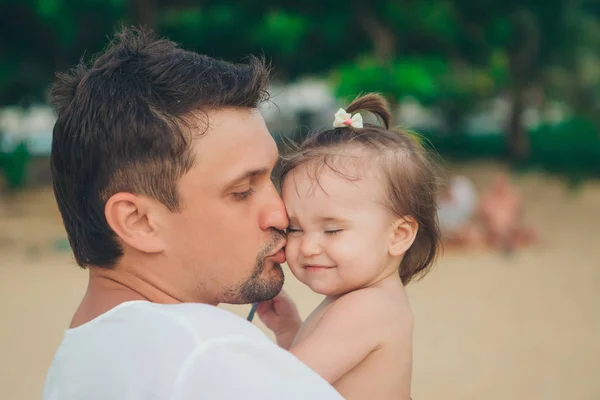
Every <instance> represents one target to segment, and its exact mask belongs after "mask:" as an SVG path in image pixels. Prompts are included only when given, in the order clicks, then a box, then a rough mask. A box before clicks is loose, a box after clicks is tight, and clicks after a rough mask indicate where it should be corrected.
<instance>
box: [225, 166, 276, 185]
mask: <svg viewBox="0 0 600 400" xmlns="http://www.w3.org/2000/svg"><path fill="white" fill-rule="evenodd" d="M267 173H269V169H268V168H258V169H251V170H249V171H245V172H244V173H242V174H241V175H240V176H238V177H237V178H234V179H233V180H231V181H230V182H229V183H228V184H227V186H235V185H237V184H239V183H242V182H243V181H245V180H247V179H252V178H254V177H255V176H261V175H265V174H267Z"/></svg>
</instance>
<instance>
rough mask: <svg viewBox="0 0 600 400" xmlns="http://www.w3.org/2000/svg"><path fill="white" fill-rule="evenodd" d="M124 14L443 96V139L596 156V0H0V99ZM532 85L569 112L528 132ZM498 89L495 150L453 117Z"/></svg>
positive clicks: (426, 98)
mask: <svg viewBox="0 0 600 400" xmlns="http://www.w3.org/2000/svg"><path fill="white" fill-rule="evenodd" d="M121 24H126V25H129V24H136V25H137V24H144V25H146V26H149V27H150V28H153V29H154V30H156V31H157V32H158V33H159V34H161V35H164V36H167V37H169V38H171V39H173V40H175V41H178V42H180V43H182V45H183V46H184V47H186V48H191V49H195V50H197V51H199V52H202V53H205V54H209V55H211V56H215V57H221V58H225V59H229V60H240V59H242V58H243V57H244V56H246V55H247V54H250V53H254V54H261V53H262V54H265V55H266V57H267V58H268V59H270V60H272V62H273V65H274V67H275V77H276V78H277V79H280V80H294V79H296V78H298V77H301V76H303V75H307V74H310V75H320V76H325V77H328V78H330V79H331V81H332V82H333V83H334V85H335V90H336V91H335V93H336V95H337V96H339V97H341V98H348V97H354V96H355V95H356V94H358V93H360V92H366V91H378V92H383V93H385V94H386V96H388V98H389V99H390V100H392V101H399V100H401V99H402V98H404V97H406V96H411V97H414V98H416V99H418V100H419V101H420V102H422V103H423V104H425V105H428V106H435V107H437V108H439V109H440V110H441V111H442V114H443V115H444V117H445V118H446V120H447V121H448V123H449V126H450V130H451V131H452V132H453V133H454V134H453V135H451V136H450V137H448V138H446V137H445V136H444V135H438V136H436V137H437V138H438V139H436V143H438V145H439V147H440V151H446V150H447V151H448V152H451V153H465V152H469V153H480V152H483V154H488V153H490V155H494V154H495V155H497V156H507V155H508V156H512V157H514V158H516V159H519V160H521V161H523V160H533V161H535V160H538V161H539V160H540V159H542V158H546V159H555V160H556V165H559V164H560V165H563V166H564V167H565V168H566V167H568V166H569V165H570V163H583V164H582V165H585V166H586V168H587V167H589V168H590V169H591V170H594V171H598V168H600V167H599V164H600V158H598V155H599V152H600V150H598V149H599V145H598V134H597V132H598V126H600V95H599V94H600V7H599V6H598V3H597V1H595V0H544V1H539V0H485V1H483V0H480V1H472V0H374V1H372V2H365V1H361V0H356V1H347V0H346V1H340V0H330V1H322V0H319V1H316V0H303V1H290V0H263V1H260V2H259V1H251V0H221V1H210V0H203V1H199V0H198V1H193V0H0V105H2V104H15V103H18V102H20V101H22V100H23V98H37V99H41V100H43V99H45V96H46V92H47V89H48V86H49V84H50V83H51V81H52V78H53V75H54V73H55V72H56V71H64V70H67V69H68V68H70V67H71V66H72V65H74V64H75V63H76V62H77V61H78V60H79V59H80V57H81V56H82V55H83V54H86V57H89V56H90V55H91V54H93V53H96V52H97V51H100V50H101V49H102V48H103V47H104V46H105V45H106V43H107V38H108V37H109V36H110V35H111V34H112V33H113V32H114V31H115V30H116V29H117V28H118V27H119V26H120V25H121ZM532 92H535V93H542V94H543V96H542V99H541V100H540V101H541V102H542V103H543V102H545V101H548V100H557V101H563V102H566V103H567V104H569V105H570V106H571V108H572V111H573V113H574V114H575V115H576V116H577V118H576V119H575V120H573V121H571V122H568V123H566V124H563V125H561V126H560V127H556V128H550V127H545V128H540V129H538V130H537V131H535V132H527V130H526V129H525V128H524V126H523V123H522V116H523V112H524V109H525V105H526V103H527V101H526V100H527V99H528V96H530V94H531V93H532ZM497 95H503V96H506V97H508V98H509V99H510V100H511V104H512V106H511V110H510V115H509V121H508V122H507V126H506V131H505V132H504V136H499V137H497V138H496V139H494V140H495V141H496V142H495V144H494V146H495V147H494V149H495V150H494V152H495V153H494V154H492V153H493V152H492V151H491V150H484V148H486V147H485V146H484V145H483V144H481V145H479V144H475V143H474V142H473V143H471V142H468V141H469V140H471V141H476V140H484V139H479V138H477V139H475V138H471V139H469V138H466V137H465V135H463V134H462V133H461V123H462V122H463V121H464V118H465V116H466V115H468V114H469V113H471V112H472V111H473V110H475V109H477V107H478V106H479V105H480V103H481V101H482V100H485V99H489V98H491V97H493V96H497ZM485 140H487V139H485ZM572 142H573V143H574V142H576V144H573V146H572V147H570V149H571V150H568V151H567V150H564V149H565V147H563V143H572ZM482 143H483V142H482ZM451 145H452V146H454V147H452V146H451ZM472 146H475V147H472ZM477 146H480V147H481V146H483V147H481V148H479V147H477ZM490 146H491V144H490ZM490 148H491V147H490Z"/></svg>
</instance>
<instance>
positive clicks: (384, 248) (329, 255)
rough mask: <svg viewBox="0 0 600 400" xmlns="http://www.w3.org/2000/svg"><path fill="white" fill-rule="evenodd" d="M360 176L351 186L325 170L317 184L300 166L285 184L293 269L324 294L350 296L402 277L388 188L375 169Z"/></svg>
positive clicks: (288, 249) (288, 254)
mask: <svg viewBox="0 0 600 400" xmlns="http://www.w3.org/2000/svg"><path fill="white" fill-rule="evenodd" d="M353 169H354V168H353ZM371 169H372V168H371ZM357 171H358V172H357V173H356V174H354V173H353V175H358V176H360V177H361V178H360V179H357V180H353V181H349V180H347V179H345V178H344V177H342V176H340V175H339V174H337V173H335V172H333V171H332V170H330V169H329V168H327V167H325V168H323V169H322V172H320V174H319V183H316V182H315V181H314V179H313V178H312V177H311V176H309V174H308V173H307V168H306V165H300V166H299V167H297V168H295V169H294V170H293V171H291V172H290V173H289V174H288V175H287V176H286V178H285V180H284V182H283V186H282V196H283V201H284V203H285V206H286V209H287V212H288V216H289V219H290V224H289V228H288V242H287V246H286V258H287V263H288V265H289V267H290V269H291V271H292V273H293V274H294V275H295V276H296V278H298V280H300V281H301V282H302V283H304V284H306V285H307V286H309V287H310V288H311V289H312V290H313V291H315V292H317V293H320V294H324V295H340V294H344V293H347V292H349V291H352V290H356V289H359V288H363V287H367V286H370V285H371V284H373V283H375V282H377V281H379V280H380V279H382V278H384V277H386V276H389V275H390V274H391V273H398V272H397V269H398V261H399V260H398V259H397V258H394V257H392V256H390V254H389V251H388V249H389V246H390V242H391V240H392V237H393V234H392V233H393V222H394V218H393V216H392V214H391V213H390V212H389V211H388V210H387V209H386V208H385V207H384V206H383V205H382V204H381V199H382V198H384V187H383V184H382V183H381V181H380V180H379V179H378V178H377V177H376V176H375V174H374V173H373V172H372V171H369V168H367V167H364V168H362V169H360V170H357Z"/></svg>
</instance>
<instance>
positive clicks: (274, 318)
mask: <svg viewBox="0 0 600 400" xmlns="http://www.w3.org/2000/svg"><path fill="white" fill-rule="evenodd" d="M256 312H257V313H258V316H259V318H260V320H261V321H262V322H263V323H264V324H265V325H266V326H267V328H269V329H270V330H272V331H273V333H274V334H275V337H276V339H277V344H278V345H279V346H280V347H282V348H284V349H286V350H288V349H289V348H290V345H291V344H292V341H293V340H294V338H295V337H296V334H297V333H298V330H299V329H300V326H301V325H302V319H301V318H300V314H299V313H298V309H297V308H296V304H294V301H293V300H292V298H291V297H290V296H288V295H287V294H286V293H285V291H283V290H282V291H281V292H280V293H279V294H278V295H277V296H275V297H274V298H273V299H271V300H267V301H263V302H262V303H260V304H259V306H258V308H257V310H256Z"/></svg>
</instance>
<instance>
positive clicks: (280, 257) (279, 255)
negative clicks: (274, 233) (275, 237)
mask: <svg viewBox="0 0 600 400" xmlns="http://www.w3.org/2000/svg"><path fill="white" fill-rule="evenodd" d="M285 244H286V243H285V242H283V243H282V244H281V246H279V247H278V250H277V251H275V253H273V254H271V255H269V256H267V258H269V259H271V260H273V261H275V262H276V263H278V264H283V263H284V262H285V250H284V249H285Z"/></svg>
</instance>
